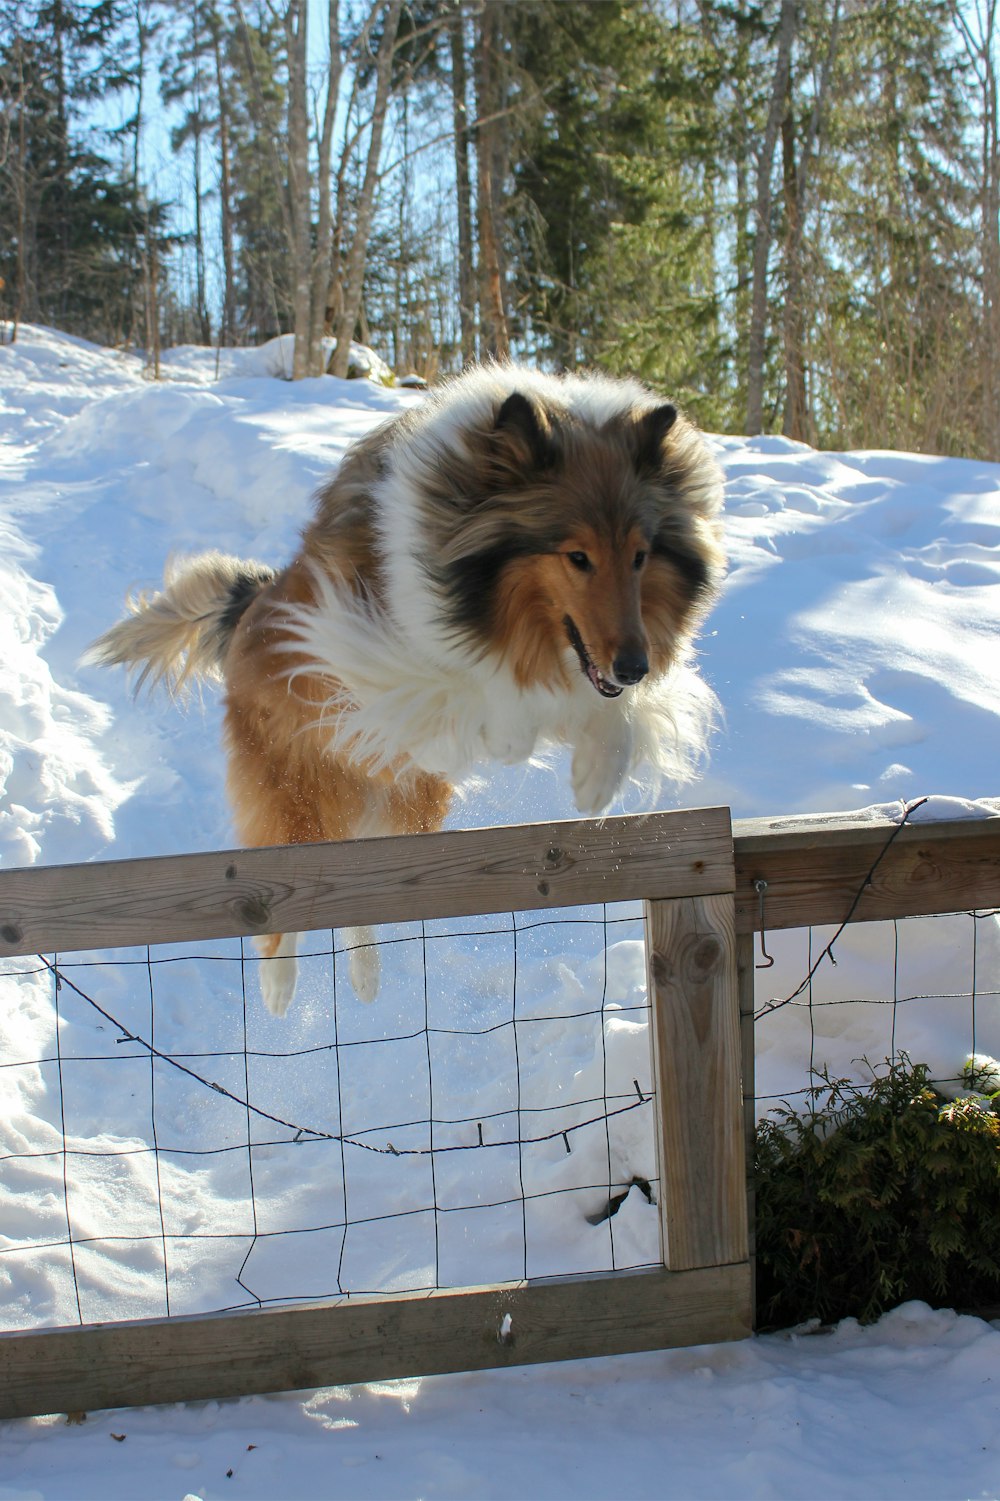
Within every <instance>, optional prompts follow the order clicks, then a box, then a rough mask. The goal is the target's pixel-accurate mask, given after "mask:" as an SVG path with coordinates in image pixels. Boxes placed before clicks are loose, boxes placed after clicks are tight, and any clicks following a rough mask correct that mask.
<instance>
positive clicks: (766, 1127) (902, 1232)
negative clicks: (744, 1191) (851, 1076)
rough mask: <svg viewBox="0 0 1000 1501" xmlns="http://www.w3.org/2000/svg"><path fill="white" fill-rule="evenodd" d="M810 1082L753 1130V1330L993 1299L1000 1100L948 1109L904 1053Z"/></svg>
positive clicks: (924, 1071) (999, 1272)
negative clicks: (802, 1094) (803, 1096)
mask: <svg viewBox="0 0 1000 1501" xmlns="http://www.w3.org/2000/svg"><path fill="white" fill-rule="evenodd" d="M817 1077H818V1078H820V1079H821V1081H822V1082H821V1083H819V1084H817V1085H816V1086H815V1087H814V1088H813V1089H811V1090H810V1091H809V1104H808V1106H807V1108H806V1110H805V1111H804V1112H803V1113H801V1114H799V1113H797V1112H796V1111H794V1110H793V1109H792V1108H791V1107H790V1106H788V1105H787V1104H786V1105H784V1106H782V1107H781V1108H780V1109H779V1110H777V1111H776V1112H774V1114H773V1115H772V1116H771V1117H769V1118H767V1119H765V1120H762V1121H760V1122H759V1123H758V1126H757V1132H756V1143H755V1162H754V1175H753V1176H754V1189H755V1197H756V1254H757V1320H758V1327H759V1328H762V1329H764V1328H784V1327H788V1326H790V1325H793V1324H798V1323H802V1322H804V1321H805V1320H808V1319H819V1320H821V1321H822V1322H824V1323H828V1322H833V1321H835V1320H837V1319H841V1318H846V1317H848V1316H853V1317H855V1318H857V1319H859V1320H860V1321H861V1322H862V1323H865V1322H869V1321H871V1320H873V1319H876V1318H878V1316H879V1315H880V1314H881V1313H883V1312H885V1310H886V1309H888V1308H891V1307H893V1306H894V1305H896V1304H898V1303H901V1302H906V1301H908V1300H909V1299H911V1298H919V1299H922V1300H924V1301H925V1302H927V1303H930V1304H932V1305H935V1306H938V1307H940V1306H950V1307H959V1308H970V1309H975V1308H983V1307H985V1306H986V1305H988V1304H995V1303H997V1302H998V1301H1000V1114H998V1113H997V1110H998V1100H1000V1091H997V1092H996V1093H994V1094H992V1095H989V1094H978V1095H976V1096H973V1097H971V1098H966V1099H960V1100H946V1099H944V1098H943V1097H942V1096H941V1095H940V1094H938V1093H937V1092H936V1091H935V1089H934V1088H933V1086H932V1084H931V1082H930V1075H929V1069H928V1068H927V1066H926V1065H925V1064H922V1063H918V1064H911V1062H910V1060H909V1059H908V1058H907V1057H905V1056H901V1057H900V1058H899V1059H898V1060H897V1061H895V1062H890V1061H889V1060H886V1062H885V1064H884V1065H883V1066H882V1067H880V1068H879V1069H877V1070H873V1071H872V1080H871V1082H870V1083H869V1084H866V1085H859V1084H855V1083H852V1082H850V1081H849V1080H845V1079H831V1078H830V1077H829V1076H828V1075H827V1074H825V1073H820V1074H818V1076H817ZM966 1082H967V1084H968V1085H969V1086H970V1087H971V1088H975V1087H976V1085H977V1083H978V1082H980V1081H979V1080H978V1079H977V1076H976V1072H975V1068H974V1063H973V1061H971V1060H970V1063H969V1064H968V1065H967V1066H966ZM991 1082H992V1083H994V1084H995V1083H996V1079H995V1077H994V1078H993V1079H992V1081H991Z"/></svg>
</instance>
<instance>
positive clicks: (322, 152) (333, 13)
mask: <svg viewBox="0 0 1000 1501" xmlns="http://www.w3.org/2000/svg"><path fill="white" fill-rule="evenodd" d="M327 36H328V40H329V48H330V58H329V65H328V68H327V78H326V102H325V105H324V108H323V128H322V131H321V132H320V138H319V163H318V168H317V171H318V174H319V201H318V210H317V218H316V251H315V255H314V257H313V268H312V286H311V289H310V303H311V307H310V322H309V374H310V375H322V373H323V369H324V366H325V361H324V359H323V335H324V333H325V332H326V294H327V288H328V287H329V285H330V266H331V262H332V260H333V211H332V204H331V194H330V163H331V159H332V156H333V126H334V121H335V119H336V116H337V99H338V96H339V94H340V76H341V67H342V65H341V57H340V5H339V0H329V3H328V7H327Z"/></svg>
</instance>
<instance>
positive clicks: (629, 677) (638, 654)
mask: <svg viewBox="0 0 1000 1501" xmlns="http://www.w3.org/2000/svg"><path fill="white" fill-rule="evenodd" d="M611 671H612V672H613V673H614V675H615V681H616V682H618V683H621V684H622V686H623V687H628V686H629V685H630V684H631V683H638V682H641V681H642V679H643V678H644V677H645V676H646V673H647V672H648V671H649V658H648V657H647V656H646V653H645V652H643V651H620V652H619V653H618V655H617V657H615V660H614V661H613V662H612V664H611Z"/></svg>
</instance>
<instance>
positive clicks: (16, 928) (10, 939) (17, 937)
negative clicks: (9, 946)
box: [0, 922, 24, 943]
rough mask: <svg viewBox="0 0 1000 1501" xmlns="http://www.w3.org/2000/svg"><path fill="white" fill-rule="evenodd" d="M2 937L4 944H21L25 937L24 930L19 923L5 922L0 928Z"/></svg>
mask: <svg viewBox="0 0 1000 1501" xmlns="http://www.w3.org/2000/svg"><path fill="white" fill-rule="evenodd" d="M0 937H2V938H3V941H4V943H20V942H21V939H22V938H23V937H24V930H23V928H22V927H21V926H20V924H19V923H16V922H5V923H4V925H3V927H2V928H0Z"/></svg>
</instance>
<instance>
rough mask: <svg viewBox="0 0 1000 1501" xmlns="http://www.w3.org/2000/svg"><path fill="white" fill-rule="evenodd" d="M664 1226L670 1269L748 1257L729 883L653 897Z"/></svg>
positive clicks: (650, 947) (650, 941) (651, 947)
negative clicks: (705, 892) (716, 889)
mask: <svg viewBox="0 0 1000 1501" xmlns="http://www.w3.org/2000/svg"><path fill="white" fill-rule="evenodd" d="M646 910H647V918H648V927H647V934H648V937H647V948H646V952H647V963H648V969H649V996H650V1004H651V1006H652V1017H651V1027H650V1032H651V1039H652V1046H653V1071H654V1077H655V1079H656V1091H657V1102H658V1122H657V1124H658V1138H659V1140H658V1151H659V1165H660V1226H661V1233H662V1238H663V1260H664V1264H665V1265H666V1266H667V1267H668V1268H669V1269H670V1270H671V1271H682V1270H685V1269H686V1268H689V1267H696V1266H697V1267H705V1266H725V1265H729V1264H731V1263H734V1262H746V1261H747V1259H748V1242H747V1197H746V1156H745V1145H744V1128H743V1098H742V1087H741V1082H740V1014H739V993H738V982H737V969H736V919H735V905H734V899H733V894H732V892H731V891H728V892H724V893H721V894H719V895H717V896H704V897H679V898H675V899H672V900H661V901H653V902H648V903H647V904H646Z"/></svg>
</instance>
